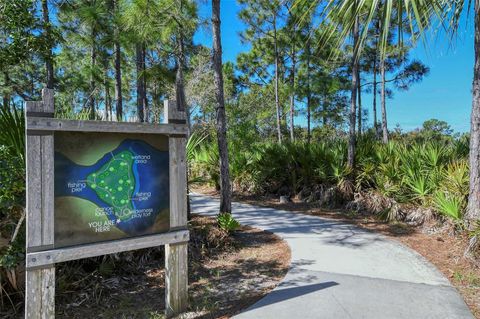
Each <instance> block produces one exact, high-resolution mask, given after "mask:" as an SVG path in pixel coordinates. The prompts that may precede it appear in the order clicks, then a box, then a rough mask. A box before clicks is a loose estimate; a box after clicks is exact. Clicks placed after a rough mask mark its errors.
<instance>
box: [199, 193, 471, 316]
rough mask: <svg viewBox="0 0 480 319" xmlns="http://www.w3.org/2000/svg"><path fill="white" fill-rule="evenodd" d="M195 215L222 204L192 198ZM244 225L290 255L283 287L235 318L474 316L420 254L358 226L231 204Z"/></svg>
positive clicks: (212, 209)
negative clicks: (276, 239) (266, 234)
mask: <svg viewBox="0 0 480 319" xmlns="http://www.w3.org/2000/svg"><path fill="white" fill-rule="evenodd" d="M191 199H192V210H193V212H194V213H198V214H202V215H210V216H214V215H216V214H217V212H218V201H217V200H216V199H213V198H210V197H206V196H201V195H191ZM233 211H234V212H233V214H234V217H235V218H236V219H237V220H238V221H239V222H240V223H241V224H243V225H249V226H252V227H256V228H260V229H263V230H267V231H270V232H273V233H275V234H277V235H278V236H280V237H281V238H283V239H284V240H286V241H287V243H288V245H289V246H290V249H291V252H292V261H291V266H290V270H289V271H288V273H287V275H286V277H285V278H284V279H283V280H282V282H281V283H280V284H279V286H278V287H277V288H275V289H274V290H273V291H272V292H270V293H269V294H268V295H267V296H265V297H264V298H263V299H261V300H260V301H258V302H257V303H255V304H254V305H252V306H251V307H250V308H248V309H246V310H245V311H243V312H242V313H241V314H239V315H238V316H236V317H235V318H239V319H247V318H252V319H253V318H255V319H269V318H273V319H283V318H288V319H296V318H299V319H309V318H332V319H333V318H335V319H341V318H368V319H376V318H381V319H390V318H405V319H407V318H408V319H413V318H419V319H420V318H421V319H426V318H432V319H433V318H435V319H440V318H449V319H450V318H473V316H472V314H471V313H470V311H469V309H468V307H467V306H466V304H465V302H464V301H463V299H462V298H461V296H460V295H459V294H458V292H457V291H456V290H455V288H453V287H452V286H451V285H450V283H449V281H448V280H447V279H446V278H445V277H444V276H443V275H442V274H441V273H440V272H439V271H438V270H437V269H436V268H435V267H434V266H433V265H431V264H430V263H428V262H427V261H426V260H425V259H424V258H423V257H421V256H420V255H419V254H417V253H416V252H414V251H412V250H410V249H409V248H406V247H405V246H403V245H401V244H399V243H397V242H395V241H392V240H389V239H387V238H386V237H384V236H382V235H379V234H375V233H371V232H367V231H365V230H362V229H360V228H358V227H356V226H354V225H350V224H346V223H342V222H338V221H334V220H329V219H324V218H320V217H315V216H308V215H301V214H296V213H292V212H287V211H280V210H275V209H272V208H264V207H255V206H251V205H247V204H240V203H234V204H233Z"/></svg>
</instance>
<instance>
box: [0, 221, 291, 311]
mask: <svg viewBox="0 0 480 319" xmlns="http://www.w3.org/2000/svg"><path fill="white" fill-rule="evenodd" d="M189 229H190V231H191V233H190V237H191V240H190V243H189V298H190V300H189V312H188V313H186V314H185V315H182V316H181V318H229V317H231V316H232V315H234V314H236V313H238V312H240V311H241V310H242V309H244V308H246V307H248V306H250V305H252V304H253V303H255V302H256V301H258V300H259V299H261V298H262V297H263V296H264V295H266V294H267V293H268V292H270V291H271V290H272V289H273V288H274V287H275V286H276V285H277V284H278V283H279V281H280V280H281V279H282V278H283V277H284V276H285V274H286V273H287V271H288V268H289V265H290V249H289V247H288V245H287V244H286V243H285V242H284V241H283V240H281V239H280V238H279V237H277V236H276V235H273V234H271V233H269V232H265V231H261V230H258V229H255V228H251V227H241V228H240V229H239V230H237V231H235V232H234V233H233V234H231V235H228V234H227V233H226V232H224V231H223V230H221V229H219V228H218V227H217V225H216V220H215V219H212V218H208V217H200V216H196V215H193V218H192V220H191V222H190V225H189ZM163 265H164V253H163V247H160V248H155V249H145V250H139V251H135V252H129V253H121V254H117V255H109V256H104V257H99V258H96V259H95V258H92V259H87V260H83V261H74V262H68V263H63V264H60V265H59V267H58V268H57V288H56V289H57V296H56V317H57V318H81V319H84V318H115V319H117V318H128V319H130V318H142V319H143V318H151V319H154V318H155V319H156V318H164V314H163V309H165V302H164V299H165V294H164V293H165V291H164V290H165V289H164V288H165V272H164V267H163ZM19 303H22V301H20V302H19ZM22 307H23V305H21V304H18V307H17V309H19V310H18V312H17V313H16V314H14V313H13V312H12V311H10V313H9V315H8V314H6V313H5V312H2V311H0V313H1V314H2V315H1V316H0V317H2V318H17V317H22V316H21V308H22Z"/></svg>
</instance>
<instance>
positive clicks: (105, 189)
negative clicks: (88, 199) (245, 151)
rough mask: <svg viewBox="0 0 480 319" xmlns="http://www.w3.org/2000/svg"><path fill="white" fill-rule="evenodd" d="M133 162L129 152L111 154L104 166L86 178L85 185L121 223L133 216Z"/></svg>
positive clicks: (132, 156)
mask: <svg viewBox="0 0 480 319" xmlns="http://www.w3.org/2000/svg"><path fill="white" fill-rule="evenodd" d="M134 161H135V160H134V155H133V153H132V152H130V151H123V152H121V153H119V154H117V155H113V154H112V158H111V159H110V160H109V161H108V162H107V163H105V165H103V166H102V167H101V168H100V169H99V170H98V171H96V172H93V173H91V174H90V175H88V176H87V185H88V186H89V187H90V188H91V189H92V190H93V191H94V192H95V193H96V194H97V195H98V197H99V198H100V199H101V200H102V201H103V202H105V203H106V204H108V205H109V206H110V207H112V208H113V211H114V213H115V216H117V218H118V219H120V220H121V221H125V220H128V219H129V218H130V217H131V216H132V214H133V205H132V196H133V192H134V189H135V176H134V174H133V163H134Z"/></svg>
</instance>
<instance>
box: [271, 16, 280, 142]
mask: <svg viewBox="0 0 480 319" xmlns="http://www.w3.org/2000/svg"><path fill="white" fill-rule="evenodd" d="M277 42H278V39H277V18H276V16H275V17H274V18H273V45H274V55H275V109H276V112H277V138H278V143H279V144H282V127H281V120H280V99H279V96H278V64H279V61H278V43H277Z"/></svg>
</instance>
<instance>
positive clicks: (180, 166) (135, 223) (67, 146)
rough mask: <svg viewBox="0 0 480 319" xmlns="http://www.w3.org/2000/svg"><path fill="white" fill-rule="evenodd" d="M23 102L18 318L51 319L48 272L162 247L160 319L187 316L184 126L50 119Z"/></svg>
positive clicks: (181, 119)
mask: <svg viewBox="0 0 480 319" xmlns="http://www.w3.org/2000/svg"><path fill="white" fill-rule="evenodd" d="M53 105H54V100H53V90H49V89H44V90H43V92H42V101H41V102H26V105H25V110H26V164H27V244H26V245H27V256H26V297H25V317H26V318H54V317H55V263H59V262H64V261H69V260H75V259H81V258H87V257H94V256H99V255H105V254H111V253H118V252H122V251H129V250H134V249H141V248H148V247H154V246H159V245H165V272H166V282H165V288H166V293H165V299H166V315H167V317H171V316H174V315H176V314H179V313H181V312H183V311H185V310H186V307H187V284H188V283H187V277H188V273H187V247H188V240H189V233H188V230H187V211H186V210H187V206H186V198H187V194H186V189H187V188H186V159H185V147H186V133H187V127H186V121H185V112H180V111H177V110H176V107H175V103H172V102H171V101H165V121H164V124H159V125H156V124H147V123H122V122H100V121H73V120H61V119H54V118H53V112H54V107H53Z"/></svg>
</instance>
